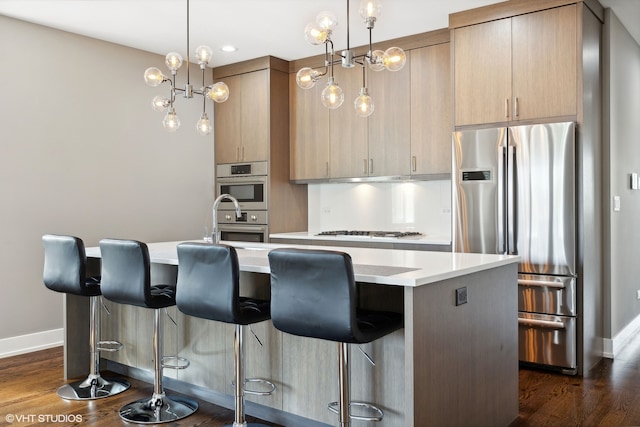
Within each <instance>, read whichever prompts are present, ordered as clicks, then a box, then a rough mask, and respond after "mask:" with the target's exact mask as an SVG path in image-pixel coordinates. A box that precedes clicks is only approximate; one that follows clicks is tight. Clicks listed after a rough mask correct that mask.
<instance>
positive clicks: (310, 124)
mask: <svg viewBox="0 0 640 427" xmlns="http://www.w3.org/2000/svg"><path fill="white" fill-rule="evenodd" d="M323 88H324V86H323V85H320V84H317V85H315V86H314V87H313V88H311V89H301V88H300V87H299V86H298V85H297V84H296V75H295V73H292V74H290V75H289V93H290V98H291V99H290V102H289V111H290V115H291V124H290V132H289V138H290V141H291V144H290V145H291V149H290V151H291V164H290V176H291V180H293V181H306V180H315V179H328V178H329V110H328V109H326V108H324V106H323V105H322V103H321V102H320V92H321V91H322V89H323Z"/></svg>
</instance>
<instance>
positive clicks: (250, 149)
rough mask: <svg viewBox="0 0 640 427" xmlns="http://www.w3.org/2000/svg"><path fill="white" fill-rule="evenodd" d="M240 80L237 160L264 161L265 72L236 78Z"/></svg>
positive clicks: (266, 123)
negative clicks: (238, 154)
mask: <svg viewBox="0 0 640 427" xmlns="http://www.w3.org/2000/svg"><path fill="white" fill-rule="evenodd" d="M239 77H240V81H241V88H240V91H241V93H240V97H239V98H240V100H241V101H240V102H241V106H240V108H241V113H240V114H241V115H240V117H239V119H240V120H239V121H238V122H237V123H238V124H239V125H240V126H239V127H240V129H239V131H240V134H241V144H240V158H239V160H240V161H242V162H254V161H261V160H268V152H269V70H260V71H254V72H251V73H247V74H242V75H240V76H239Z"/></svg>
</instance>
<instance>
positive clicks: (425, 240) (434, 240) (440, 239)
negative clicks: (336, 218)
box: [269, 231, 451, 245]
mask: <svg viewBox="0 0 640 427" xmlns="http://www.w3.org/2000/svg"><path fill="white" fill-rule="evenodd" d="M317 234H318V232H311V231H299V232H292V233H274V234H270V235H269V238H270V239H300V240H309V239H310V240H324V241H343V242H372V243H373V242H385V243H411V244H416V245H450V244H451V240H450V239H449V238H448V237H444V236H436V235H432V234H424V235H422V236H408V237H371V236H347V235H340V236H318V235H317Z"/></svg>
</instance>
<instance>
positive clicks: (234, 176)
mask: <svg viewBox="0 0 640 427" xmlns="http://www.w3.org/2000/svg"><path fill="white" fill-rule="evenodd" d="M216 184H217V194H218V195H220V194H229V195H231V196H233V197H234V198H235V199H236V200H238V202H239V203H240V208H241V209H242V210H245V209H252V210H267V209H268V206H269V197H268V176H267V162H249V163H238V164H221V165H218V167H217V168H216ZM221 209H225V210H232V209H233V206H232V203H231V202H230V201H228V200H225V201H223V202H222V205H221Z"/></svg>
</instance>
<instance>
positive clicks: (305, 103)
mask: <svg viewBox="0 0 640 427" xmlns="http://www.w3.org/2000/svg"><path fill="white" fill-rule="evenodd" d="M448 41H449V31H448V30H440V31H437V32H432V33H426V34H423V35H420V36H417V37H416V38H415V39H413V40H412V41H411V42H410V43H409V46H408V47H409V48H407V49H406V53H407V62H406V64H405V66H404V67H403V68H402V69H401V70H399V71H395V72H391V71H386V70H384V71H379V72H374V71H370V70H368V69H367V71H366V80H367V88H368V89H369V95H370V96H371V97H372V98H373V102H374V105H375V109H374V111H373V114H371V116H369V117H367V118H362V117H358V116H357V115H356V113H355V111H354V108H353V102H354V100H355V99H356V97H357V96H358V95H359V93H360V89H361V87H362V69H361V68H360V67H359V66H356V68H350V69H345V68H342V67H341V66H339V65H336V66H335V68H334V76H335V79H336V82H337V83H338V84H339V85H340V87H341V88H342V90H343V92H344V95H345V100H344V103H343V105H342V106H341V107H339V108H338V109H335V110H328V109H326V108H325V107H324V106H323V105H322V103H321V101H320V92H321V91H322V89H324V87H325V85H326V81H327V77H324V78H323V79H322V80H320V81H319V82H318V83H317V84H316V86H315V87H313V88H312V89H309V90H304V89H300V88H298V87H297V85H296V84H295V72H292V74H291V76H290V82H291V83H290V93H291V106H290V110H291V133H290V139H291V153H292V157H291V179H292V180H297V181H312V180H327V179H334V180H341V179H346V180H348V179H351V178H371V177H389V176H402V177H409V176H412V175H413V176H418V175H419V176H421V177H423V178H424V177H425V176H426V175H440V174H448V173H449V172H450V169H451V161H450V158H451V155H450V151H451V128H452V123H451V95H450V94H451V85H450V80H451V79H450V76H449V74H450V54H449V43H448ZM405 42H406V40H405ZM389 46H391V45H389ZM400 46H401V47H405V46H402V45H400ZM301 66H309V63H304V64H295V70H293V69H292V70H291V71H297V69H299V68H300V67H301Z"/></svg>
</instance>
